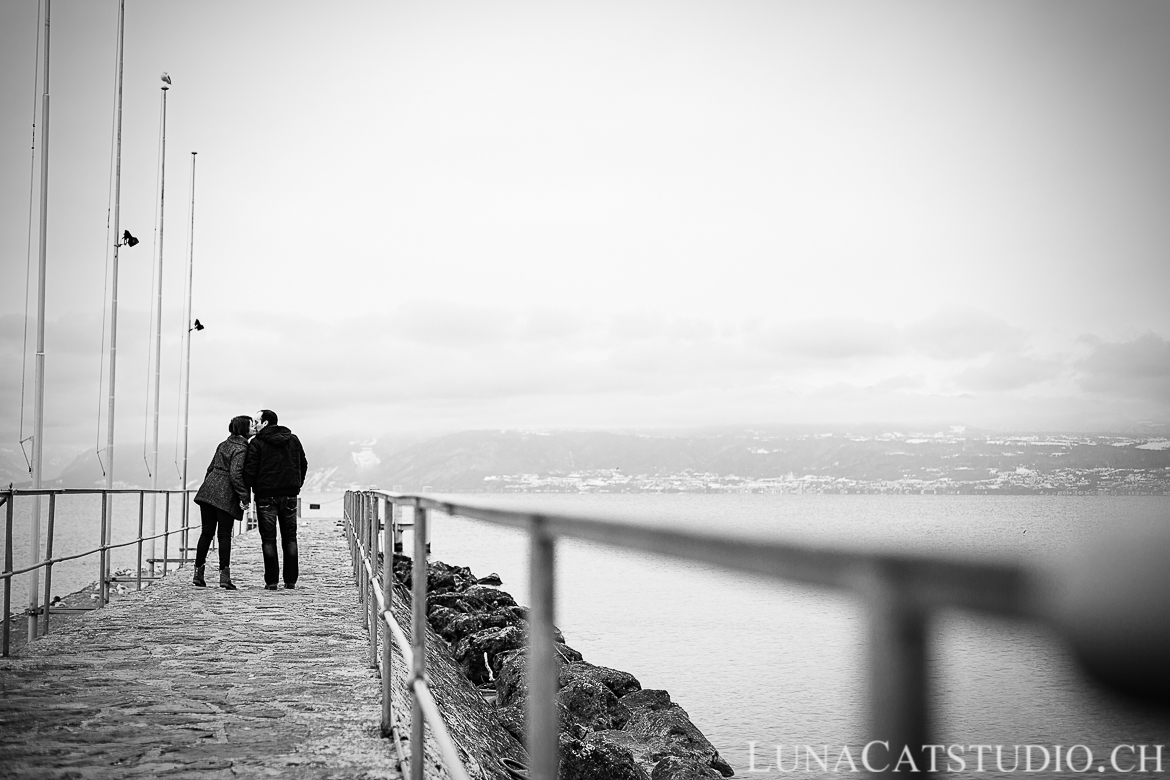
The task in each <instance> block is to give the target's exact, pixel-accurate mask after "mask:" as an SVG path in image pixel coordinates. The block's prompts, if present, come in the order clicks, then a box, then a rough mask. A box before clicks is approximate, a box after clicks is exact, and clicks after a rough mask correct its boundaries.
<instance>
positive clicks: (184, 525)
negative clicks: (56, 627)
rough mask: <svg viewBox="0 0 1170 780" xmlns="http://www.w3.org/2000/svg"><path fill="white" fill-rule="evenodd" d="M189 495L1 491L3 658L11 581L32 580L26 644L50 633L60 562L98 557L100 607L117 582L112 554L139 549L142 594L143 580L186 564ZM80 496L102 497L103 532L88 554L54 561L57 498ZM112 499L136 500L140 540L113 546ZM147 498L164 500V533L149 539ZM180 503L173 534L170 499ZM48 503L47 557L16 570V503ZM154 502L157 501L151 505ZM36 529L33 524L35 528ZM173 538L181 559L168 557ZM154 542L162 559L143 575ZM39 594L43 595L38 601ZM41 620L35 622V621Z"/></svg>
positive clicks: (137, 579) (154, 560)
mask: <svg viewBox="0 0 1170 780" xmlns="http://www.w3.org/2000/svg"><path fill="white" fill-rule="evenodd" d="M193 492H194V491H193V490H141V489H139V490H134V489H126V490H73V489H56V490H50V489H40V490H15V489H12V488H9V489H7V490H0V506H2V507H3V509H4V571H3V574H0V579H2V580H3V582H4V613H3V616H4V628H3V655H5V656H7V655H8V651H9V623H10V620H11V606H12V603H11V602H12V579H13V577H17V576H20V575H22V574H29V575H30V576H31V577H33V578H34V582H33V585H34V587H30V588H29V609H28V629H29V630H28V641H30V642H31V641H33V640H34V639H36V638H37V637H38V636H42V635H44V634H47V633H49V613H50V606H51V601H50V600H51V598H52V595H51V594H52V590H51V589H52V584H53V567H54V566H55V565H57V564H59V563H62V562H64V561H70V560H74V559H77V558H84V557H86V556H88V555H95V554H96V555H99V562H98V577H97V582H98V603H99V605H100V606H104V605H105V604H107V603H108V602H109V599H110V583H111V582H116V581H117V580H116V578H113V577H111V576H110V567H111V558H112V556H111V555H110V551H111V550H115V549H118V548H121V547H129V546H130V545H137V547H138V558H137V561H138V562H137V566H136V567H135V576H134V577H133V580H134V582H135V587H136V589H137V590H141V589H142V582H143V580H152V579H157V578H158V576H166V573H167V566H168V564H170V563H178V564H180V565H182V564H183V563H185V562H186V561H187V560H188V556H187V553H188V550H189V548H190V545H189V544H188V533H189V531H190V530H191V526H190V504H191V502H190V500H189V498H190V494H192V493H193ZM83 495H97V496H100V497H101V526H100V530H99V533H98V539H97V543H98V546H97V547H94V548H93V549H91V550H86V551H84V552H80V553H74V554H72V555H62V556H59V557H53V543H54V540H55V538H56V533H57V528H56V519H57V498H58V497H59V496H83ZM115 495H137V496H138V534H137V536H136V537H135V538H134V539H131V540H130V541H127V542H119V543H118V544H113V543H112V534H113V526H114V523H113V496H115ZM147 496H164V497H165V498H164V500H163V509H162V515H163V532H162V533H160V534H154V535H152V536H144V535H143V522H144V520H145V518H146V497H147ZM172 496H178V497H179V512H178V514H179V523H178V527H177V528H175V529H174V530H171V527H170V525H171V497H172ZM45 497H47V498H48V524H47V528H46V539H45V551H44V555H43V556H41V555H40V554H39V552H38V553H37V554H36V555H35V556H30V557H36V558H37V562H35V563H32V562H30V565H28V566H26V567H24V568H22V569H14V565H13V559H14V555H13V547H12V545H13V541H12V540H13V510H14V507H15V504H16V501H17V500H18V499H28V500H29V501H30V502H42V501H43V500H44V498H45ZM153 500H155V501H157V498H156V499H153ZM39 511H40V508H39V505H38V506H34V507H33V512H34V513H37V512H39ZM35 525H36V524H34V527H35ZM174 534H183V537H182V542H181V544H180V548H179V549H180V552H181V553H182V557H180V558H171V557H169V540H170V537H171V536H172V535H174ZM153 539H162V540H163V548H162V558H150V559H148V561H147V563H149V564H150V568H149V573H148V574H146V575H143V573H142V572H143V566H142V563H143V560H142V545H143V543H144V542H149V541H151V540H153ZM32 549H33V550H35V551H39V549H40V540H35V543H34V544H32ZM156 563H161V564H162V573H161V575H157V576H156V575H155V574H154V572H155V568H154V565H155V564H156ZM41 569H44V570H45V577H44V587H43V588H39V587H35V586H36V585H37V584H38V583H37V580H39V578H37V577H36V575H35V574H34V573H35V572H39V571H40V570H41ZM40 594H43V596H42V595H40ZM38 618H39V621H38Z"/></svg>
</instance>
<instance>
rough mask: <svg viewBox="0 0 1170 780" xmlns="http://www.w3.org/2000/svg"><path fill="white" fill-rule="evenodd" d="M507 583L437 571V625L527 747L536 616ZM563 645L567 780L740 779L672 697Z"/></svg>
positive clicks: (466, 572) (431, 600) (461, 571)
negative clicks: (531, 633)
mask: <svg viewBox="0 0 1170 780" xmlns="http://www.w3.org/2000/svg"><path fill="white" fill-rule="evenodd" d="M394 571H395V576H396V578H397V579H398V581H399V582H400V583H401V584H402V585H403V586H404V589H405V588H408V587H409V586H410V584H411V562H410V559H409V558H407V557H405V556H401V555H395V556H394ZM499 584H501V583H500V580H499V578H498V577H496V576H495V575H492V576H491V577H488V578H484V579H477V578H476V577H475V576H474V575H473V574H472V573H471V570H470V569H467V568H462V567H457V566H450V565H447V564H445V563H442V562H440V561H435V562H431V563H430V564H429V565H428V574H427V593H428V595H427V617H428V619H429V622H430V625H431V628H432V629H433V631H434V632H435V633H436V634H438V635H439V636H441V637H442V638H443V639H444V640H445V641H446V642H447V643H448V646H449V648H450V650H451V654H452V656H453V657H454V660H455V662H456V663H457V664H458V665H459V667H460V668H461V669H462V671H463V673H464V674H465V675H466V676H467V678H468V679H469V680H470V681H471V682H472V683H473V684H474V685H476V686H477V687H478V688H479V690H480V691H481V692H482V693H484V694H485V696H487V698H488V699H489V700H490V701H492V702H493V703H494V704H495V707H496V713H497V716H498V718H499V721H500V723H501V725H503V727H504V728H505V729H506V730H507V731H508V732H510V733H511V734H512V735H513V736H515V737H516V739H517V740H520V741H521V742H523V741H524V740H525V722H524V721H525V711H526V703H527V696H528V681H527V670H526V653H525V651H524V648H525V647H526V644H527V631H528V621H527V610H526V609H525V608H524V607H522V606H519V605H518V604H517V603H516V601H515V600H514V599H513V598H512V597H511V596H510V595H509V594H508V593H506V592H505V591H503V590H501V589H499V588H498V587H496V586H497V585H499ZM556 639H557V645H556V647H557V653H558V656H559V658H560V673H559V679H558V691H557V707H558V709H559V711H560V753H561V772H560V777H561V779H562V780H700V779H711V780H715V779H716V778H721V777H730V776H731V775H733V774H734V771H733V770H732V768H731V766H730V765H728V764H727V762H726V761H724V760H723V759H722V758H721V757H720V755H719V752H718V751H717V750H716V749H715V748H714V746H712V745H711V743H710V742H709V741H707V738H706V737H704V736H703V734H702V732H701V731H699V729H698V728H696V727H695V725H694V724H693V723H692V722H691V720H690V718H689V717H688V716H687V713H686V711H685V710H684V709H683V708H682V707H680V706H679V705H678V704H676V703H675V702H673V701H671V699H670V694H669V693H667V692H666V691H662V690H653V689H644V688H642V685H641V683H639V682H638V680H637V679H635V678H634V676H633V675H631V674H628V673H626V672H622V671H618V670H616V669H609V668H606V667H604V666H595V665H594V664H591V663H589V662H587V661H586V660H585V659H584V658H582V656H581V653H579V652H577V651H576V650H574V649H573V648H572V647H570V646H568V645H567V644H566V643H565V640H564V636H563V635H561V633H560V632H559V631H558V632H557V636H556Z"/></svg>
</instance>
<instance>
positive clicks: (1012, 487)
mask: <svg viewBox="0 0 1170 780" xmlns="http://www.w3.org/2000/svg"><path fill="white" fill-rule="evenodd" d="M830 437H831V435H813V438H820V439H827V438H830ZM806 438H807V437H806ZM846 438H847V440H848V441H850V442H853V443H862V442H900V443H902V444H905V445H909V446H910V447H911V448H913V447H915V446H919V445H943V446H947V445H949V446H951V447H955V446H959V447H961V448H963V449H966V450H967V453H966V454H967V457H966V458H965V459H964V463H966V462H968V461H971V460H978V459H980V458H992V457H996V456H998V457H996V459H997V460H1002V459H1003V458H1020V457H1021V456H1025V455H1027V454H1028V452H1027V451H1028V449H1031V450H1032V454H1033V455H1038V454H1042V455H1043V456H1044V457H1046V458H1048V459H1055V458H1062V457H1065V456H1067V454H1068V453H1069V452H1070V451H1072V450H1074V449H1076V448H1079V447H1113V448H1118V449H1120V448H1132V449H1134V450H1142V451H1146V452H1166V451H1167V450H1170V441H1168V440H1166V439H1162V438H1156V439H1134V438H1130V437H1095V436H1064V435H1062V436H997V437H987V438H981V439H975V440H972V439H969V438H966V437H961V436H954V435H950V436H948V435H945V434H935V435H933V436H927V437H924V436H909V437H907V436H901V435H899V434H883V435H879V436H873V437H866V436H856V435H850V436H847V437H846ZM972 445H975V446H977V447H978V449H976V451H974V452H972V451H971V450H972V449H973V448H974V447H973V446H972ZM996 447H999V448H1006V449H1001V450H1000V451H999V452H998V453H996V452H994V451H987V450H993V448H996ZM752 451H753V453H754V454H760V455H763V454H771V451H770V450H764V449H762V448H756V449H754V450H752ZM884 454H885V455H886V456H889V457H892V458H897V457H898V456H905V455H908V454H909V453H907V452H905V451H902V450H897V449H895V450H892V451H887V452H885V453H884ZM962 454H963V453H961V452H960V453H947V454H941V453H935V456H936V457H937V458H938V459H939V460H954V459H957V458H960V457H962ZM1023 459H1024V460H1029V461H1034V458H1023ZM1104 459H1106V460H1108V459H1109V458H1104ZM833 466H834V467H839V466H840V461H834V463H833ZM918 470H919V471H920V473H919V474H918V475H908V474H904V475H902V476H898V477H895V478H872V479H871V478H864V477H860V478H859V477H856V476H842V475H834V474H831V473H829V474H818V473H803V474H799V475H798V474H797V473H796V472H789V473H787V474H785V475H783V476H770V477H748V476H739V475H736V474H720V473H715V472H710V471H693V470H684V471H682V472H679V473H670V474H625V473H622V472H621V470H619V469H602V470H574V471H567V472H550V473H546V474H536V473H520V474H508V475H502V476H487V477H484V482H485V487H484V489H485V490H486V491H488V492H502V493H764V494H802V493H814V494H815V493H831V494H868V495H874V494H878V495H881V494H890V495H915V494H917V495H1059V496H1066V495H1076V496H1084V495H1109V496H1133V495H1141V496H1145V495H1154V496H1162V495H1170V468H1168V467H1167V466H1165V465H1163V466H1161V467H1157V466H1155V467H1152V468H1142V467H1135V466H1131V467H1124V466H1087V467H1085V466H1082V467H1076V466H1073V467H1064V466H1055V465H1052V466H1050V467H1049V468H1041V467H1036V466H1032V467H1029V466H1028V465H1015V466H1009V467H1006V468H1005V467H1002V466H986V467H984V468H982V469H979V468H977V467H976V466H973V465H957V464H956V465H948V464H939V465H935V466H928V465H921V466H918ZM944 472H947V473H944ZM956 472H969V473H964V474H962V475H959V474H957V473H956ZM977 475H979V476H977Z"/></svg>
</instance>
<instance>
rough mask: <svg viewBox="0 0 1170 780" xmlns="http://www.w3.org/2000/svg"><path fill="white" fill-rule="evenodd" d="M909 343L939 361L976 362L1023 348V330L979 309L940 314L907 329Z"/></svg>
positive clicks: (948, 311) (949, 311)
mask: <svg viewBox="0 0 1170 780" xmlns="http://www.w3.org/2000/svg"><path fill="white" fill-rule="evenodd" d="M905 336H906V343H907V344H908V345H909V346H911V347H912V348H914V349H916V350H918V351H919V352H921V353H922V354H924V355H927V356H929V357H933V358H937V359H940V360H960V359H965V358H975V357H979V356H981V355H986V354H989V353H991V352H995V351H997V350H1003V349H1012V348H1017V347H1018V346H1020V344H1021V342H1022V340H1023V333H1022V331H1021V330H1020V329H1018V328H1015V327H1012V326H1011V325H1009V324H1008V323H1006V322H1004V321H1003V320H1001V319H999V318H998V317H994V316H992V315H990V314H987V313H985V312H981V311H979V310H977V309H970V308H962V309H953V310H946V311H940V312H937V313H936V314H933V315H931V316H930V317H927V318H925V319H922V320H919V321H918V322H915V323H913V324H911V325H909V326H907V327H906V330H905Z"/></svg>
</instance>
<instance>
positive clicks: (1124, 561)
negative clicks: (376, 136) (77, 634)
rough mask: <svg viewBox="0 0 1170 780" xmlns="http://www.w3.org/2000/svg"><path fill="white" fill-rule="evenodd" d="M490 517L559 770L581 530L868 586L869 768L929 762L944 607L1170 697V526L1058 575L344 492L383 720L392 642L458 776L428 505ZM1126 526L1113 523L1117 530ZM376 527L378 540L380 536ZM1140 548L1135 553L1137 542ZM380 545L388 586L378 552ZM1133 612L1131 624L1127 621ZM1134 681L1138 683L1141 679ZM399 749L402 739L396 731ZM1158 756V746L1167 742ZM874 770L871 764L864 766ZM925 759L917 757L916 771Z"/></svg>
mask: <svg viewBox="0 0 1170 780" xmlns="http://www.w3.org/2000/svg"><path fill="white" fill-rule="evenodd" d="M404 506H406V507H412V508H413V510H414V523H413V526H414V560H413V574H412V580H413V584H412V596H411V599H412V604H413V614H412V623H411V640H412V641H411V642H410V643H409V646H408V643H407V642H406V640H405V637H404V635H403V632H402V629H401V628H400V627H399V626H398V624H397V623H396V622H395V620H394V617H393V614H392V613H391V611H390V607H391V604H392V599H393V592H394V589H393V580H394V575H393V551H394V549H395V547H394V544H395V542H396V541H397V540H398V539H400V538H401V537H400V536H399V534H400V532H401V529H400V527H399V516H400V512H399V510H400V509H401V507H404ZM432 511H437V512H442V513H443V514H446V515H449V516H455V515H458V516H460V517H465V518H471V519H476V520H482V521H486V522H489V523H492V524H495V525H501V526H509V527H512V528H519V529H522V530H524V531H526V532H527V533H528V537H529V550H530V559H529V560H530V571H529V577H530V598H531V600H532V604H531V605H530V608H529V633H528V643H529V644H528V681H529V696H528V705H527V706H528V712H527V722H528V743H527V746H528V751H529V759H530V767H529V776H530V777H532V778H535V779H538V780H555V778H556V777H557V767H558V757H557V730H558V716H557V705H556V694H557V674H558V672H557V665H556V657H555V652H556V651H555V646H554V631H555V629H554V627H553V617H554V616H553V604H554V589H555V575H556V541H557V540H558V539H580V540H583V541H589V542H597V543H601V544H605V545H610V546H613V547H618V548H622V549H627V550H638V551H642V552H648V553H654V554H657V555H663V556H669V557H673V558H679V559H683V560H687V561H695V562H698V563H705V564H711V565H714V566H717V567H719V568H721V569H725V570H729V571H735V572H742V573H747V574H755V575H763V576H765V577H770V578H773V579H778V580H782V581H786V582H793V583H802V584H807V585H816V586H823V587H828V588H832V589H836V590H839V591H845V592H849V593H852V594H854V595H855V596H858V597H859V598H860V599H861V600H862V602H863V603H864V604H865V607H866V611H867V612H868V618H869V621H868V622H869V633H868V644H867V656H868V687H869V694H870V695H869V724H868V730H869V739H870V740H872V744H874V745H882V744H883V743H885V745H884V747H883V749H884V750H885V751H886V755H887V757H888V758H889V760H888V762H887V763H886V764H885V766H884V767H883V768H882V769H880V770H877V771H873V770H871V772H872V774H878V775H880V774H889V773H891V772H898V771H899V767H901V766H905V763H904V761H902V760H901V759H902V757H903V755H904V754H907V755H908V756H909V758H910V759H911V760H912V761H913V765H914V766H916V767H918V768H920V769H921V770H922V771H921V774H923V775H929V774H931V773H930V772H928V771H927V768H928V767H930V766H931V764H930V762H929V761H928V751H927V748H928V746H930V745H931V743H932V740H931V737H932V735H931V733H930V728H929V723H928V699H929V696H928V683H929V670H928V666H927V639H928V636H927V634H928V631H927V627H928V619H929V618H930V617H932V616H933V615H934V614H935V613H937V612H939V611H940V610H943V609H962V610H968V611H972V612H979V613H984V614H988V615H993V616H1000V617H1009V618H1012V617H1014V618H1025V619H1029V620H1039V621H1043V622H1045V623H1047V624H1048V625H1049V626H1050V627H1052V628H1055V629H1056V630H1057V632H1058V633H1060V634H1062V635H1063V637H1064V638H1065V639H1067V640H1069V641H1070V642H1071V643H1072V644H1073V645H1074V647H1075V648H1076V650H1077V652H1078V655H1079V656H1080V657H1081V660H1082V661H1083V662H1085V663H1086V666H1087V667H1088V668H1089V670H1090V671H1091V672H1094V673H1095V674H1096V675H1097V676H1098V677H1099V678H1102V679H1105V680H1106V681H1107V682H1111V683H1113V684H1115V685H1117V687H1118V688H1120V689H1126V688H1128V689H1129V691H1133V690H1138V691H1139V692H1141V693H1143V694H1148V693H1150V692H1153V693H1154V694H1156V695H1160V696H1163V697H1164V698H1170V673H1168V672H1167V671H1166V670H1167V667H1168V665H1167V664H1166V663H1165V659H1166V658H1167V657H1170V567H1167V566H1166V565H1165V560H1166V557H1167V555H1168V554H1170V533H1168V530H1170V529H1168V528H1163V529H1161V530H1160V531H1158V532H1157V534H1156V535H1155V536H1147V537H1145V538H1144V539H1143V538H1141V537H1132V538H1130V539H1129V541H1127V542H1126V543H1125V545H1123V546H1121V547H1119V548H1118V550H1117V551H1115V552H1112V553H1106V552H1104V551H1102V550H1097V551H1096V552H1097V556H1096V557H1097V559H1098V560H1097V562H1096V563H1089V564H1087V565H1078V567H1077V568H1076V569H1075V571H1076V572H1078V573H1077V574H1075V575H1074V576H1073V577H1071V578H1066V579H1065V580H1064V581H1061V582H1060V583H1059V584H1054V583H1053V582H1051V581H1050V579H1049V578H1047V577H1042V576H1041V575H1040V574H1039V573H1038V570H1036V571H1034V570H1031V569H1027V568H1025V567H1024V566H1022V565H1016V564H1011V563H1001V562H994V561H972V560H964V559H952V558H944V557H941V556H934V557H930V556H925V555H922V556H918V555H904V554H896V553H888V552H878V551H849V550H841V549H828V548H819V547H812V546H806V545H799V544H789V543H785V542H778V541H764V540H745V539H730V538H726V537H723V536H719V535H715V534H710V533H699V532H694V531H686V530H679V529H674V528H656V527H650V526H646V525H640V524H637V523H624V522H614V521H612V520H599V519H591V518H585V517H569V516H563V515H554V514H544V513H534V512H518V511H507V510H500V509H491V508H486V507H482V506H475V505H472V504H463V503H453V502H448V501H440V500H436V499H434V498H429V497H427V496H424V495H405V494H400V493H392V492H385V491H379V490H366V491H361V492H352V491H351V492H347V493H346V496H345V525H346V530H347V534H348V536H349V540H350V545H351V550H352V552H353V556H354V571H355V574H356V576H357V579H358V584H359V586H360V590H361V601H362V604H363V612H364V620H365V622H366V625H367V627H368V628H369V630H370V664H371V666H373V667H375V668H377V667H378V634H379V630H378V627H381V631H380V633H381V634H382V653H381V656H382V657H381V668H382V731H383V734H384V735H387V736H390V735H391V734H392V732H393V731H394V727H393V718H392V715H393V713H392V712H391V696H390V691H391V686H390V681H391V674H390V672H391V641H393V642H396V643H397V644H398V646H399V648H400V650H401V652H402V655H403V657H404V659H405V660H406V664H407V666H408V667H410V673H409V676H408V678H407V681H408V682H407V687H408V690H409V691H410V692H411V694H412V706H411V732H412V734H411V751H412V754H415V753H416V752H418V754H421V750H422V745H423V720H424V717H425V720H426V722H427V723H428V724H430V726H431V729H432V734H433V736H434V737H435V740H436V742H437V743H438V745H439V746H440V748H441V750H442V753H443V757H444V760H445V762H446V764H447V769H448V771H449V772H450V773H451V775H452V776H453V777H456V778H465V777H466V772H465V770H464V768H463V767H462V766H461V765H460V763H459V759H458V756H457V753H456V750H455V747H454V746H453V745H452V743H451V740H450V738H449V737H448V735H447V732H446V728H445V726H444V724H443V721H442V719H441V717H440V715H439V711H438V708H437V707H436V706H435V702H434V699H433V697H432V696H431V694H430V691H429V689H428V686H427V681H426V665H425V659H426V625H427V615H426V606H427V591H426V588H427V561H426V559H427V552H428V548H429V545H428V541H429V538H430V537H429V531H428V522H429V521H428V515H429V513H430V512H432ZM1119 531H1120V529H1115V530H1114V532H1113V534H1112V535H1113V536H1114V537H1116V538H1121V537H1122V536H1124V535H1123V534H1120V533H1119ZM379 538H381V540H382V541H381V543H379ZM1135 551H1136V552H1135ZM379 554H381V555H382V556H383V562H382V570H381V574H382V582H381V586H380V587H379V586H378V584H377V573H378V556H379ZM1122 612H1125V613H1127V619H1128V622H1124V621H1122V622H1118V620H1117V619H1116V618H1117V616H1118V615H1119V614H1121V613H1122ZM1135 680H1136V682H1135ZM395 744H396V746H397V740H396V741H395ZM1159 755H1160V754H1159ZM867 769H870V767H869V766H868V764H867ZM915 771H918V770H915ZM410 776H411V779H412V780H422V777H423V772H422V762H421V761H415V760H412V761H411V762H410Z"/></svg>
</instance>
